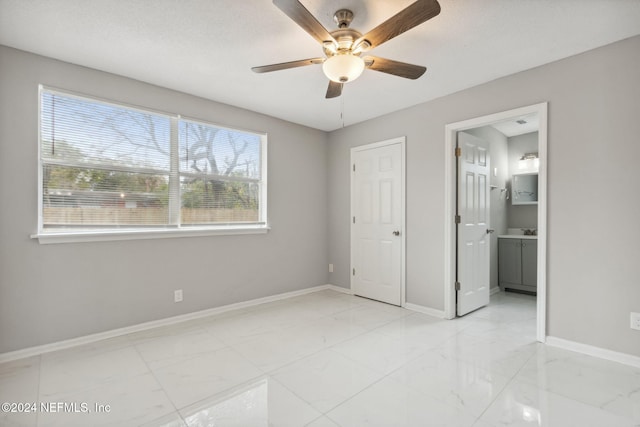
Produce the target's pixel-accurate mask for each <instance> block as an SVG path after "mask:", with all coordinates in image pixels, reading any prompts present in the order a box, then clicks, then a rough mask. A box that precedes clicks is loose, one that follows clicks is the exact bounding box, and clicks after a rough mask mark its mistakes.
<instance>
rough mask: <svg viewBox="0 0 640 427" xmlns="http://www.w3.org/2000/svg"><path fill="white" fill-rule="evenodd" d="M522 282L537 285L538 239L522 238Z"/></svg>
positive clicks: (535, 286)
mask: <svg viewBox="0 0 640 427" xmlns="http://www.w3.org/2000/svg"><path fill="white" fill-rule="evenodd" d="M522 284H523V285H527V286H533V287H534V289H535V288H537V285H538V241H537V240H533V239H532V240H522Z"/></svg>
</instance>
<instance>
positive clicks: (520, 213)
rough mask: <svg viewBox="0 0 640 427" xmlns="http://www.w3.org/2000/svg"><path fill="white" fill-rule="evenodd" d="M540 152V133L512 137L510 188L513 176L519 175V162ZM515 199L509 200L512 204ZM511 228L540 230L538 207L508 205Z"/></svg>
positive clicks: (510, 146) (509, 150)
mask: <svg viewBox="0 0 640 427" xmlns="http://www.w3.org/2000/svg"><path fill="white" fill-rule="evenodd" d="M537 152H538V132H531V133H525V134H523V135H518V136H512V137H510V138H509V139H508V153H509V188H511V175H513V174H514V173H518V170H519V169H518V160H520V158H521V157H522V156H523V155H525V154H526V153H537ZM512 200H513V199H511V200H509V202H511V201H512ZM507 216H508V219H507V222H508V226H509V228H538V205H512V204H511V203H508V204H507Z"/></svg>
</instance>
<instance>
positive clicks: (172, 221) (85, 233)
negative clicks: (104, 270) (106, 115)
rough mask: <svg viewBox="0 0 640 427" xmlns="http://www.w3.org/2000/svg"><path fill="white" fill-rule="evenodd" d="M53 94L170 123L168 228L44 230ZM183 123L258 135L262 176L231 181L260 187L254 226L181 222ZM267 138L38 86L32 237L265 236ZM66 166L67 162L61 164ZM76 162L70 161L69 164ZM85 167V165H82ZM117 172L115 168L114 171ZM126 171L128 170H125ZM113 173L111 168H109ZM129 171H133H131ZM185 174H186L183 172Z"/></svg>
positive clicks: (74, 239) (90, 239) (72, 240)
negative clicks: (46, 141)
mask: <svg viewBox="0 0 640 427" xmlns="http://www.w3.org/2000/svg"><path fill="white" fill-rule="evenodd" d="M44 93H50V94H53V95H59V96H64V97H71V98H77V99H80V100H86V101H88V102H98V103H102V104H106V105H110V106H112V107H116V108H125V109H129V110H133V111H139V112H141V113H144V114H153V115H158V116H164V117H166V118H168V119H169V120H170V158H169V163H170V169H169V171H168V173H167V174H168V176H169V187H170V188H169V192H171V191H172V189H171V187H172V186H175V188H174V190H175V191H176V192H175V194H176V195H177V197H175V198H174V199H171V197H169V199H170V204H169V211H170V212H173V213H170V214H169V218H168V219H167V225H166V226H162V227H154V226H135V225H133V226H127V227H118V228H115V227H114V228H112V229H98V228H96V229H82V230H73V229H58V230H55V229H54V230H51V229H50V230H47V229H45V227H44V219H43V212H44V202H43V195H44V174H43V171H44V167H45V166H46V165H51V164H53V165H55V164H57V163H58V162H56V161H55V160H44V159H43V156H42V154H43V153H42V147H43V138H42V111H43V110H42V107H43V105H42V101H43V94H44ZM181 121H185V122H188V123H196V124H199V125H204V126H212V127H216V128H219V129H225V130H229V131H237V132H243V133H248V134H252V135H255V136H257V137H259V140H260V159H259V164H260V177H259V179H244V178H240V179H237V178H230V179H227V180H228V181H232V182H235V181H250V182H254V183H258V184H259V188H260V195H259V197H260V199H259V204H258V221H257V222H255V223H238V224H234V223H225V224H199V225H182V224H181V221H180V210H181V205H182V197H181V192H180V176H181V172H180V167H179V135H178V134H179V132H178V129H179V124H180V122H181ZM267 141H268V135H267V133H266V132H257V131H252V130H246V129H237V128H233V127H229V126H223V125H219V124H216V123H212V122H210V121H207V120H203V119H198V118H190V117H185V116H182V115H180V114H175V113H167V112H163V111H158V110H155V109H151V108H144V107H139V106H133V105H130V104H127V103H122V102H116V101H112V100H107V99H103V98H99V97H95V96H90V95H85V94H79V93H75V92H72V91H68V90H61V89H57V88H53V87H49V86H45V85H42V84H41V85H38V159H37V162H38V196H37V197H38V223H37V232H36V233H35V234H32V235H31V238H33V239H37V240H38V241H39V243H41V244H48V243H75V242H93V241H114V240H139V239H158V238H172V237H201V236H216V235H237V234H265V233H267V232H268V231H269V230H270V226H269V223H268V217H267V206H268V205H267V193H268V192H267V186H268V184H267V176H268V173H267V143H268V142H267ZM60 163H63V164H64V163H65V162H60ZM70 163H73V162H71V161H69V162H66V164H70ZM80 166H84V167H86V165H80ZM116 169H118V168H117V167H114V169H113V170H116ZM122 169H125V168H122ZM110 170H111V169H110ZM129 171H130V170H129ZM182 174H183V173H182Z"/></svg>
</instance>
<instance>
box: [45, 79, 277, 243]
mask: <svg viewBox="0 0 640 427" xmlns="http://www.w3.org/2000/svg"><path fill="white" fill-rule="evenodd" d="M40 101H41V114H40V165H41V177H42V179H41V194H42V200H41V204H40V205H41V211H40V222H41V230H40V231H41V232H60V231H63V232H64V230H74V231H78V230H81V231H82V230H89V231H91V230H100V231H108V230H111V229H114V230H122V229H131V228H133V229H139V228H142V229H148V228H178V229H179V228H181V227H194V226H198V227H212V226H213V227H225V226H238V225H242V224H254V225H255V224H258V225H259V224H265V223H266V209H265V208H266V206H265V204H266V193H265V191H266V188H265V186H264V183H265V179H264V176H265V172H266V171H264V167H263V164H264V158H263V156H264V151H265V147H266V136H265V135H263V134H256V133H251V132H246V131H238V130H233V129H228V128H222V127H217V126H214V125H211V124H207V123H199V122H195V121H188V120H184V119H181V118H180V117H178V116H171V115H165V114H160V113H156V112H150V111H144V110H140V109H133V108H129V107H126V106H120V105H114V104H111V103H106V102H102V101H96V100H92V99H87V98H83V97H78V96H74V95H69V94H64V93H60V92H58V91H53V90H47V89H42V90H41V100H40Z"/></svg>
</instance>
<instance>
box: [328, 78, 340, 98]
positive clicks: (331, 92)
mask: <svg viewBox="0 0 640 427" xmlns="http://www.w3.org/2000/svg"><path fill="white" fill-rule="evenodd" d="M342 86H343V83H336V82H334V81H333V80H329V87H328V88H327V96H325V98H327V99H329V98H337V97H338V96H340V95H341V94H342Z"/></svg>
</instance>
